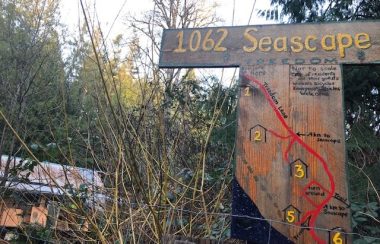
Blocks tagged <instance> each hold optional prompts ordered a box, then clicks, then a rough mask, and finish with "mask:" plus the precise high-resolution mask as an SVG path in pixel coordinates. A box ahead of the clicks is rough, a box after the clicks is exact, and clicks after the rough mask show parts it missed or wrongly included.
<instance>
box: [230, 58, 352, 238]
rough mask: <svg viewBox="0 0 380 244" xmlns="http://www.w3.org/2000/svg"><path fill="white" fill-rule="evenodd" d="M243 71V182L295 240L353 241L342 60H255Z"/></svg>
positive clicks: (263, 210) (239, 164)
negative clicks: (304, 62) (267, 62)
mask: <svg viewBox="0 0 380 244" xmlns="http://www.w3.org/2000/svg"><path fill="white" fill-rule="evenodd" d="M241 78H242V81H241V93H240V98H239V115H238V133H237V139H236V146H237V158H236V159H237V162H236V164H237V165H236V178H237V180H238V182H239V184H240V185H241V186H242V188H243V189H244V190H245V191H246V193H247V194H248V195H249V196H250V198H251V199H252V200H253V202H254V203H255V204H256V206H257V207H258V208H259V210H260V212H261V214H262V215H263V216H264V217H265V218H267V219H271V220H275V221H279V222H283V223H279V222H273V223H272V224H273V226H274V227H275V228H276V229H277V230H278V231H280V232H281V233H282V234H283V235H285V236H288V237H289V238H290V239H291V240H293V241H294V242H296V243H335V244H338V243H340V242H339V239H341V240H342V243H347V242H349V241H350V240H349V239H348V237H346V236H345V235H344V234H341V233H340V232H343V231H346V232H347V231H348V232H350V230H351V229H350V210H349V203H348V201H347V198H348V196H347V187H346V170H345V148H344V147H345V145H344V127H343V125H344V123H343V109H342V108H343V105H342V79H341V69H340V65H256V66H251V67H245V68H242V69H241ZM289 224H290V225H289ZM300 226H303V227H310V228H312V229H303V230H302V229H301V228H300ZM314 228H322V229H326V230H332V232H329V231H320V230H314ZM334 238H335V242H334V240H333V239H334Z"/></svg>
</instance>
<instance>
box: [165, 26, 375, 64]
mask: <svg viewBox="0 0 380 244" xmlns="http://www.w3.org/2000/svg"><path fill="white" fill-rule="evenodd" d="M379 40H380V22H376V21H374V22H343V23H341V22H338V23H337V22H335V23H327V24H292V25H260V26H238V27H214V28H203V29H173V30H170V29H169V30H164V33H163V37H162V44H161V56H160V67H162V68H177V67H237V66H246V65H264V64H270V65H277V64H285V65H287V64H338V63H373V62H380V42H379Z"/></svg>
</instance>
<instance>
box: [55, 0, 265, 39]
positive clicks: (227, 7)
mask: <svg viewBox="0 0 380 244" xmlns="http://www.w3.org/2000/svg"><path fill="white" fill-rule="evenodd" d="M206 1H209V2H213V1H215V2H216V3H218V5H219V6H218V8H217V10H216V13H217V15H218V17H221V18H222V19H224V23H221V25H227V26H230V25H235V26H236V25H247V24H248V20H249V16H250V13H251V9H252V6H253V3H254V2H255V0H206ZM83 2H87V3H89V4H91V6H94V5H93V4H94V3H95V7H96V10H97V14H98V16H99V20H100V22H101V23H102V25H103V26H102V30H103V33H108V32H110V35H111V37H114V36H116V35H117V34H119V33H123V32H125V31H126V24H125V23H124V20H125V16H127V15H128V14H132V15H135V16H138V15H142V14H143V13H144V12H145V11H148V10H152V9H153V7H154V4H153V1H152V0H91V1H89V0H83ZM90 2H91V3H90ZM234 6H235V8H234ZM269 6H270V0H257V1H256V4H255V9H256V10H257V9H266V8H269ZM233 9H235V14H233V12H234V11H233ZM81 13H82V12H81V9H80V5H79V0H65V1H62V9H61V14H62V19H63V22H64V23H65V24H66V25H67V26H68V27H69V31H70V32H71V33H75V32H76V30H77V28H78V22H79V18H78V16H80V15H82V14H81ZM233 16H234V18H233ZM233 19H234V21H232V20H233ZM113 23H114V24H113ZM268 23H270V22H268V21H266V20H265V19H263V18H258V17H257V16H256V15H255V14H253V16H252V19H251V21H250V24H251V25H257V24H268Z"/></svg>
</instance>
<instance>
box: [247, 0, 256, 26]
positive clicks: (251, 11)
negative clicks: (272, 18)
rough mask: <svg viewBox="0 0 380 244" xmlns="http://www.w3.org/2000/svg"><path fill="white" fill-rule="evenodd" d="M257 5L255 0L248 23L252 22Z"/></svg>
mask: <svg viewBox="0 0 380 244" xmlns="http://www.w3.org/2000/svg"><path fill="white" fill-rule="evenodd" d="M255 5H256V0H255V1H254V2H253V5H252V9H251V14H250V15H249V19H248V25H249V24H250V23H251V19H252V15H253V11H254V10H255Z"/></svg>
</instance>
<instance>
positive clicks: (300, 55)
mask: <svg viewBox="0 0 380 244" xmlns="http://www.w3.org/2000/svg"><path fill="white" fill-rule="evenodd" d="M379 23H380V22H347V23H329V24H298V25H268V26H245V27H216V28H205V29H179V30H165V31H164V35H163V40H162V49H161V57H160V67H165V68H176V67H228V66H239V67H240V68H241V70H240V86H241V90H240V96H239V107H238V129H237V136H236V172H235V178H234V181H233V202H232V214H233V218H232V224H231V235H232V237H233V238H237V239H243V240H248V241H252V242H255V243H326V244H327V243H329V244H330V243H331V244H346V243H350V242H351V238H350V237H349V236H347V235H346V233H347V232H351V225H350V217H351V216H350V203H349V202H348V194H347V186H346V170H345V138H344V137H345V136H344V135H345V134H344V120H343V102H342V101H343V98H342V97H343V96H342V94H343V86H342V74H341V66H340V65H339V64H341V63H374V62H379V61H380V28H379V27H380V25H379Z"/></svg>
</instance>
